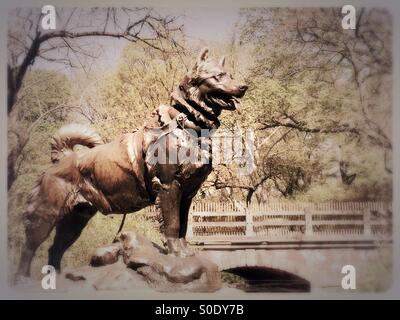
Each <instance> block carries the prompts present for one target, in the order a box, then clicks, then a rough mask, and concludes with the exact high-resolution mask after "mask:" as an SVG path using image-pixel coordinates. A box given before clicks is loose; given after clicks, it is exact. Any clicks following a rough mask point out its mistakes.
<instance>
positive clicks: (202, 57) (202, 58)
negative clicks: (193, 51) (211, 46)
mask: <svg viewBox="0 0 400 320" xmlns="http://www.w3.org/2000/svg"><path fill="white" fill-rule="evenodd" d="M207 56H208V48H203V50H201V52H200V54H199V56H198V58H197V63H200V62H203V61H206V59H207Z"/></svg>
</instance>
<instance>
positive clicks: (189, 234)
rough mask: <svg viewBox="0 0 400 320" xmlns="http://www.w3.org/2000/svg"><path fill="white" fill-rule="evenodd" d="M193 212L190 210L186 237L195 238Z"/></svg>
mask: <svg viewBox="0 0 400 320" xmlns="http://www.w3.org/2000/svg"><path fill="white" fill-rule="evenodd" d="M192 222H193V214H192V212H189V216H188V224H187V231H186V237H187V238H193V223H192Z"/></svg>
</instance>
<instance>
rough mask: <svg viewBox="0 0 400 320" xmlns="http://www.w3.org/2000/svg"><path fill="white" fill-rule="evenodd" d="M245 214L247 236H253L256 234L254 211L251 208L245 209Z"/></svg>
mask: <svg viewBox="0 0 400 320" xmlns="http://www.w3.org/2000/svg"><path fill="white" fill-rule="evenodd" d="M244 214H245V217H246V237H252V236H254V228H253V213H252V211H251V210H248V209H244Z"/></svg>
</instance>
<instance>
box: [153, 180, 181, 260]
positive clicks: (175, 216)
mask: <svg viewBox="0 0 400 320" xmlns="http://www.w3.org/2000/svg"><path fill="white" fill-rule="evenodd" d="M181 196H182V192H181V189H180V184H179V182H178V181H176V180H173V181H172V182H171V183H168V184H167V183H162V184H161V185H160V190H159V192H158V201H159V206H160V210H161V214H162V216H163V219H164V232H165V237H166V239H167V248H168V252H169V253H170V254H174V255H177V256H180V255H181V251H182V246H181V243H180V240H179V230H180V216H179V213H180V203H181Z"/></svg>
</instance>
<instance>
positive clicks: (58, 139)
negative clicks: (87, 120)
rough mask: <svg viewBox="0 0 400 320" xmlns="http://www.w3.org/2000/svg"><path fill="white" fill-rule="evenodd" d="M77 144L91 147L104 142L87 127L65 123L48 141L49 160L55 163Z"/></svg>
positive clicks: (70, 151)
mask: <svg viewBox="0 0 400 320" xmlns="http://www.w3.org/2000/svg"><path fill="white" fill-rule="evenodd" d="M77 144H79V145H83V146H86V147H89V148H93V147H95V146H98V145H101V144H104V141H103V139H102V138H101V137H100V136H99V135H98V134H97V133H96V132H95V131H94V130H92V129H91V128H89V127H86V126H84V125H81V124H76V123H71V124H68V125H65V126H63V127H61V128H60V130H58V131H57V133H56V134H54V136H53V137H52V139H51V141H50V145H51V161H52V162H53V163H56V162H58V161H60V159H62V158H64V157H65V156H67V155H68V154H70V153H72V152H74V150H73V149H74V146H75V145H77Z"/></svg>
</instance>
